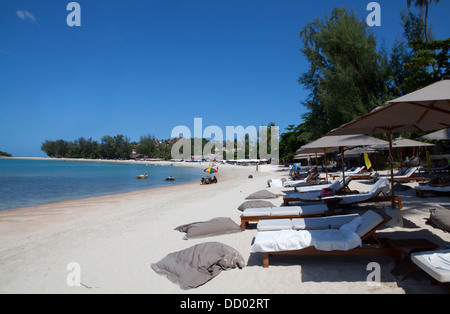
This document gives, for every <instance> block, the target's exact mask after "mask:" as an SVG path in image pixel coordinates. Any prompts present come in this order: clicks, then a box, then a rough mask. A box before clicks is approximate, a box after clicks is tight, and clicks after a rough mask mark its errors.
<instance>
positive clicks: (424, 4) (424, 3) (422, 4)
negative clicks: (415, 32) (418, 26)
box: [407, 0, 439, 43]
mask: <svg viewBox="0 0 450 314" xmlns="http://www.w3.org/2000/svg"><path fill="white" fill-rule="evenodd" d="M432 2H434V3H436V4H437V3H438V2H439V0H414V6H416V7H418V8H425V42H427V43H428V7H429V6H430V4H431V3H432ZM407 3H408V8H410V7H411V4H412V0H407Z"/></svg>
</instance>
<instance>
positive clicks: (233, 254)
mask: <svg viewBox="0 0 450 314" xmlns="http://www.w3.org/2000/svg"><path fill="white" fill-rule="evenodd" d="M244 266H245V262H244V259H243V258H242V256H241V255H240V254H239V252H238V251H236V250H235V249H233V248H232V247H229V246H227V245H225V244H222V243H218V242H208V243H201V244H197V245H195V246H193V247H190V248H188V249H185V250H182V251H178V252H174V253H170V254H169V255H167V256H166V257H164V258H163V259H162V260H160V261H159V262H158V263H155V264H151V267H152V269H153V270H154V271H155V272H156V273H157V274H159V275H162V276H166V277H167V278H168V279H169V280H170V281H172V282H173V283H176V284H178V285H179V286H180V288H181V289H192V288H196V287H198V286H201V285H203V284H204V283H206V282H208V281H209V280H211V279H212V278H214V277H215V276H217V275H218V274H219V273H220V272H221V271H222V270H227V269H232V268H236V267H239V268H244Z"/></svg>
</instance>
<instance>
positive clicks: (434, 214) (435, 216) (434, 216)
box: [430, 206, 450, 232]
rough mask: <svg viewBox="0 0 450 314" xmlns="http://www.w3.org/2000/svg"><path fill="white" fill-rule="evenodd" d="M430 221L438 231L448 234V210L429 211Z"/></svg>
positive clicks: (438, 208) (449, 223)
mask: <svg viewBox="0 0 450 314" xmlns="http://www.w3.org/2000/svg"><path fill="white" fill-rule="evenodd" d="M430 212H431V215H430V221H431V222H432V223H433V224H434V225H436V227H438V228H439V229H442V230H445V231H449V232H450V210H449V209H447V208H444V207H440V206H439V207H436V208H433V209H430Z"/></svg>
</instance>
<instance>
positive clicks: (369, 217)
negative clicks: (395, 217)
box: [356, 210, 384, 237]
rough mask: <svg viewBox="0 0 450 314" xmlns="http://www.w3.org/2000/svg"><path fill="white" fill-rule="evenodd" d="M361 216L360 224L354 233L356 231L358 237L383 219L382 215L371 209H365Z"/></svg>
mask: <svg viewBox="0 0 450 314" xmlns="http://www.w3.org/2000/svg"><path fill="white" fill-rule="evenodd" d="M361 218H362V221H361V224H360V225H359V227H358V229H357V230H356V233H358V235H359V236H360V237H363V236H364V235H366V234H367V233H368V232H369V231H370V230H372V229H373V228H375V227H376V226H378V225H379V224H380V223H382V222H383V220H384V219H383V217H381V216H380V215H379V214H377V213H376V212H374V211H373V210H368V211H366V212H365V213H364V214H363V215H361Z"/></svg>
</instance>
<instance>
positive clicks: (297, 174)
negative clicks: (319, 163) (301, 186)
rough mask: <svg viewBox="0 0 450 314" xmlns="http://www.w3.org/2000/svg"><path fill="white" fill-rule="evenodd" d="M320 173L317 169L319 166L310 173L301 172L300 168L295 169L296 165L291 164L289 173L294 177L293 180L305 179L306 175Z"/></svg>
mask: <svg viewBox="0 0 450 314" xmlns="http://www.w3.org/2000/svg"><path fill="white" fill-rule="evenodd" d="M318 173H319V171H318V170H317V167H314V168H313V169H311V171H310V172H308V173H301V172H300V169H299V168H297V169H295V170H294V167H293V166H292V165H289V175H290V177H291V178H292V180H301V179H305V178H306V177H310V176H316V175H317V174H318Z"/></svg>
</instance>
